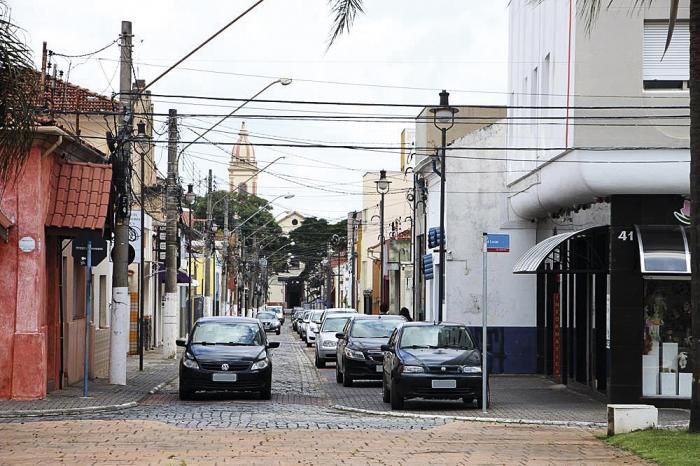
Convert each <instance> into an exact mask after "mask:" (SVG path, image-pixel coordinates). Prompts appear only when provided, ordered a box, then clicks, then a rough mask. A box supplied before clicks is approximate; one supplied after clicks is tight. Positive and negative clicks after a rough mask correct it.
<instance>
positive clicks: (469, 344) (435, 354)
mask: <svg viewBox="0 0 700 466" xmlns="http://www.w3.org/2000/svg"><path fill="white" fill-rule="evenodd" d="M382 350H383V351H384V364H383V370H382V392H383V399H384V402H386V403H389V402H390V403H391V408H392V409H401V408H402V407H403V404H404V400H405V399H407V398H415V397H420V398H446V399H459V398H461V399H462V400H463V401H464V403H466V404H473V402H474V401H475V400H476V402H477V406H478V407H480V408H481V407H482V406H483V397H482V373H481V352H480V351H479V349H478V348H477V347H476V345H475V344H474V339H473V338H472V336H471V334H470V333H469V329H468V328H467V327H465V326H464V325H460V324H450V323H431V322H411V323H406V324H403V325H402V326H401V327H399V328H397V329H396V331H395V332H394V333H393V334H392V336H391V338H390V339H389V342H388V343H387V344H386V345H383V346H382ZM487 377H488V375H487ZM487 387H488V378H487ZM486 396H487V398H486V404H487V406H488V405H489V404H490V401H491V392H490V389H487V395H486Z"/></svg>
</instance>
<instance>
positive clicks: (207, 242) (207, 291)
mask: <svg viewBox="0 0 700 466" xmlns="http://www.w3.org/2000/svg"><path fill="white" fill-rule="evenodd" d="M211 191H212V174H211V170H209V179H208V180H207V224H206V226H205V228H204V250H205V251H204V254H205V256H204V257H205V259H204V315H205V316H211V315H212V314H213V312H212V299H211V253H212V249H214V248H213V247H212V246H213V241H212V237H211V235H212V234H213V232H212V225H213V221H212V202H211Z"/></svg>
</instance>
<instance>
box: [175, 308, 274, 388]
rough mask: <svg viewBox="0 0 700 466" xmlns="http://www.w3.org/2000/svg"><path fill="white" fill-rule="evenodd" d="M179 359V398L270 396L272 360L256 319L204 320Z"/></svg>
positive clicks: (271, 345)
mask: <svg viewBox="0 0 700 466" xmlns="http://www.w3.org/2000/svg"><path fill="white" fill-rule="evenodd" d="M176 343H177V345H178V346H182V347H184V348H185V352H184V354H183V356H182V359H181V360H180V399H181V400H188V399H191V398H192V396H193V395H194V393H195V392H197V391H217V392H218V391H232V392H258V393H259V394H260V398H262V399H264V400H269V399H270V398H271V397H272V391H271V390H272V360H271V359H270V354H269V351H268V350H269V349H270V348H277V347H279V342H268V341H267V335H265V331H264V330H263V326H262V323H261V322H260V321H259V320H256V319H251V318H247V317H204V318H201V319H199V320H198V321H197V322H196V323H195V325H194V327H193V328H192V331H191V332H190V336H189V338H188V339H187V340H185V339H178V340H177V341H176Z"/></svg>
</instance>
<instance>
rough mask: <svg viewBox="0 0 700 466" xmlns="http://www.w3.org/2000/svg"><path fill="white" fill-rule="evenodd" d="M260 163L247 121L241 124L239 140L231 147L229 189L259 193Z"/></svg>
mask: <svg viewBox="0 0 700 466" xmlns="http://www.w3.org/2000/svg"><path fill="white" fill-rule="evenodd" d="M257 172H258V164H257V161H256V160H255V148H254V147H253V146H252V145H251V144H250V141H249V139H248V130H247V129H246V127H245V122H243V123H242V124H241V129H240V131H239V132H238V142H237V143H236V144H234V145H233V148H232V149H231V162H230V163H229V169H228V173H229V189H230V190H231V191H238V192H246V193H249V194H253V195H255V194H257V191H258V178H257Z"/></svg>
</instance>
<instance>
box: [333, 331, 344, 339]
mask: <svg viewBox="0 0 700 466" xmlns="http://www.w3.org/2000/svg"><path fill="white" fill-rule="evenodd" d="M335 337H336V338H337V339H338V340H344V339H345V334H344V333H342V332H338V333H336V334H335Z"/></svg>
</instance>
